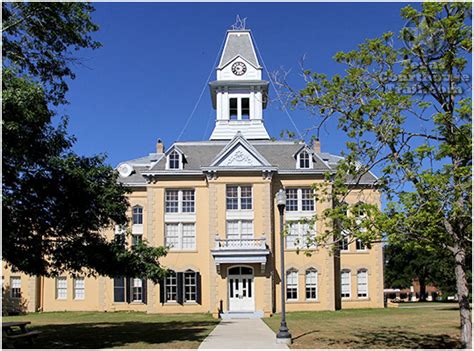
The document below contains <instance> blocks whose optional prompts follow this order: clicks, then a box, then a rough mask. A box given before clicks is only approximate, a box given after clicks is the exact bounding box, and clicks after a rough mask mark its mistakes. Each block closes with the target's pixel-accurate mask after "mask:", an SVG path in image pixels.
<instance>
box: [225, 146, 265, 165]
mask: <svg viewBox="0 0 474 351" xmlns="http://www.w3.org/2000/svg"><path fill="white" fill-rule="evenodd" d="M219 166H224V167H226V166H227V167H249V166H250V167H255V166H257V167H258V166H263V165H262V163H261V162H260V161H259V160H257V158H256V157H255V156H253V155H252V154H251V153H250V152H249V151H248V150H247V149H246V148H244V147H243V146H242V145H238V146H237V147H236V148H235V149H234V150H233V151H232V152H231V153H229V154H228V155H227V156H226V157H225V158H224V159H222V161H221V162H220V163H219Z"/></svg>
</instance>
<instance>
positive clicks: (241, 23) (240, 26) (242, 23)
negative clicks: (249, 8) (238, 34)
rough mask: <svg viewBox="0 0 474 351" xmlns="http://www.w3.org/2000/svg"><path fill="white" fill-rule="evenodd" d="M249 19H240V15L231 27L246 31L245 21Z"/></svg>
mask: <svg viewBox="0 0 474 351" xmlns="http://www.w3.org/2000/svg"><path fill="white" fill-rule="evenodd" d="M246 20H247V17H244V18H240V16H239V15H237V17H236V18H235V23H234V24H233V25H232V26H231V28H232V29H233V30H244V29H245V21H246Z"/></svg>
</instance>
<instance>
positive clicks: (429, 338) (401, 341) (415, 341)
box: [355, 329, 461, 349]
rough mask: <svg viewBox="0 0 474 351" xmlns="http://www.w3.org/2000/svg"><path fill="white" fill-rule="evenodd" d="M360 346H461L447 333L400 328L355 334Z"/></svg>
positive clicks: (441, 347) (435, 347) (440, 347)
mask: <svg viewBox="0 0 474 351" xmlns="http://www.w3.org/2000/svg"><path fill="white" fill-rule="evenodd" d="M356 336H357V337H359V338H360V346H359V345H358V346H355V347H364V348H373V347H375V345H376V347H377V348H397V349H400V348H421V349H455V348H461V343H460V342H459V340H457V339H455V338H453V337H451V336H449V335H445V334H444V335H432V334H420V333H411V332H406V331H401V330H387V329H385V330H381V331H378V332H367V333H364V334H358V335H357V334H356Z"/></svg>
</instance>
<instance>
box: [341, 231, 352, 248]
mask: <svg viewBox="0 0 474 351" xmlns="http://www.w3.org/2000/svg"><path fill="white" fill-rule="evenodd" d="M344 241H345V242H346V243H347V245H346V246H347V249H343V246H342V245H343V243H344ZM340 247H341V252H349V251H350V245H349V238H348V234H347V232H345V231H343V232H342V233H341V246H340Z"/></svg>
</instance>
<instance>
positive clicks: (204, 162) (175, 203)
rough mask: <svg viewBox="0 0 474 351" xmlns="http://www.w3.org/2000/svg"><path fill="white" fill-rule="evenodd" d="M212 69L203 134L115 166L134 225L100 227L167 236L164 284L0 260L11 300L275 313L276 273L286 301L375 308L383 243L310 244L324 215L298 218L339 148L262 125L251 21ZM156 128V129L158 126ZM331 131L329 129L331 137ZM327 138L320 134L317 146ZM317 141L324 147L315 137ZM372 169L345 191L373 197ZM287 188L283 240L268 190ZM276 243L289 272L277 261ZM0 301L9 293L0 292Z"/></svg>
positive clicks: (263, 102)
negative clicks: (208, 128)
mask: <svg viewBox="0 0 474 351" xmlns="http://www.w3.org/2000/svg"><path fill="white" fill-rule="evenodd" d="M226 35H227V37H226V41H225V45H224V48H223V50H222V53H221V57H220V61H219V64H218V66H217V68H216V80H214V81H212V82H211V83H209V88H210V97H211V99H210V100H211V103H212V106H213V108H214V109H215V111H216V118H215V126H214V130H213V132H212V134H211V136H210V139H209V140H203V141H187V142H176V143H174V144H172V145H169V146H166V147H165V145H164V144H163V143H162V142H161V141H160V140H158V142H157V144H156V149H155V147H154V150H153V152H151V153H148V154H146V153H147V152H146V150H144V154H146V156H143V157H140V158H137V159H134V160H129V161H124V162H122V163H121V164H119V165H118V167H117V171H118V172H119V174H120V181H121V182H123V183H125V184H127V185H128V186H129V187H131V189H132V190H133V192H132V193H131V194H130V195H129V201H130V206H131V207H130V209H129V217H130V224H129V228H130V229H131V234H132V235H131V236H128V235H127V236H124V228H120V227H116V228H115V229H113V228H112V229H110V230H107V231H105V234H106V235H107V236H108V238H109V239H110V240H124V241H125V244H126V245H134V244H135V243H136V242H138V241H140V240H146V241H147V242H148V243H149V244H151V245H154V246H161V245H165V246H168V247H169V248H170V249H169V253H168V255H167V256H166V257H164V258H162V259H161V263H162V264H163V265H164V266H165V267H167V268H168V269H169V270H170V274H169V276H168V277H167V278H166V279H165V280H164V281H163V282H162V283H160V284H153V283H152V282H151V281H146V280H142V279H136V278H133V277H132V278H126V277H116V278H115V279H114V278H109V277H97V278H93V277H76V278H75V279H74V278H72V277H70V276H68V275H66V274H64V276H60V277H57V278H43V277H28V276H26V275H23V274H19V273H15V272H11V270H9V269H8V268H4V269H3V286H4V287H5V288H7V290H8V293H7V294H5V293H4V296H5V295H7V297H8V300H9V301H8V303H7V305H8V304H12V305H15V303H16V304H24V307H25V308H26V309H27V310H30V311H38V310H40V311H65V310H68V311H123V310H135V311H145V312H148V313H181V312H182V313H192V312H210V313H212V314H213V315H214V316H218V315H221V317H223V318H232V317H233V316H240V317H242V316H248V317H252V316H263V315H270V314H272V313H274V312H278V311H280V309H281V305H280V301H281V300H280V289H281V288H280V277H281V276H282V274H284V275H285V276H286V289H285V294H286V301H287V303H286V305H287V310H288V311H303V310H304V311H313V310H314V311H316V310H335V309H339V308H342V309H344V308H362V307H364V308H365V307H383V259H382V247H381V244H373V245H372V246H371V248H370V249H368V248H367V247H365V246H364V245H363V244H362V243H361V242H351V243H347V242H346V243H343V245H342V248H341V254H340V255H334V254H333V253H332V252H331V250H330V249H328V248H325V247H324V246H320V247H316V246H313V247H311V248H310V249H311V252H312V254H311V255H310V256H307V255H305V254H304V253H303V252H301V251H300V250H298V248H303V249H304V248H305V247H306V239H307V236H308V235H314V234H316V233H317V232H321V231H323V230H325V228H324V223H322V222H321V223H319V222H318V223H316V224H315V225H314V226H310V225H308V224H306V223H303V222H301V220H302V219H305V218H311V217H313V216H314V215H315V214H316V213H321V212H322V211H324V209H326V208H328V207H331V206H332V204H331V203H330V202H324V203H321V202H319V201H315V198H314V194H313V190H312V188H311V186H312V184H314V183H318V182H322V181H323V179H324V174H325V173H327V172H328V171H329V172H331V171H333V170H334V169H335V167H336V164H337V163H338V161H340V160H341V157H338V156H335V155H332V154H330V153H327V152H322V151H321V150H320V144H319V142H314V145H307V144H305V143H303V142H295V141H288V140H274V139H272V138H270V136H269V135H268V133H267V130H266V129H265V123H264V111H265V109H266V107H267V101H268V98H267V97H268V89H269V82H268V81H266V80H263V79H262V66H261V62H260V61H259V59H258V57H257V55H256V52H255V47H254V44H253V41H252V37H251V33H250V31H249V30H229V31H228V32H227V34H226ZM157 137H158V136H157ZM332 137H337V136H334V135H333V136H332ZM323 146H324V145H323ZM323 148H324V147H323ZM375 181H376V177H375V176H373V175H372V174H367V175H365V176H364V177H363V178H362V180H361V182H360V183H358V184H357V185H355V184H354V185H353V192H352V193H351V195H350V196H349V198H348V201H350V202H353V203H356V202H360V201H362V202H369V203H375V204H378V205H379V204H380V194H379V192H378V190H377V189H376V187H375V186H374V184H375ZM280 189H284V190H285V191H286V195H287V203H286V210H285V214H284V220H285V223H286V225H287V227H288V228H289V229H288V235H286V236H285V238H284V240H283V242H281V240H280V229H279V220H280V218H279V212H278V208H277V206H276V200H275V195H276V193H277V192H278V191H279V190H280ZM280 245H284V250H285V251H284V252H285V271H284V272H281V271H280V269H279V268H280V260H279V257H280V254H279V253H280ZM5 302H6V301H5Z"/></svg>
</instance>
